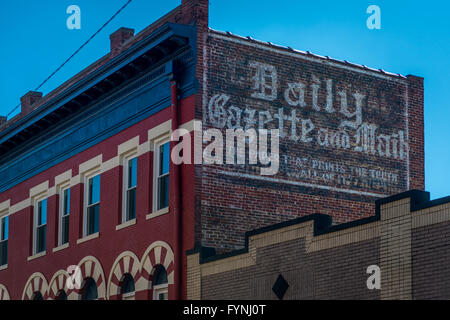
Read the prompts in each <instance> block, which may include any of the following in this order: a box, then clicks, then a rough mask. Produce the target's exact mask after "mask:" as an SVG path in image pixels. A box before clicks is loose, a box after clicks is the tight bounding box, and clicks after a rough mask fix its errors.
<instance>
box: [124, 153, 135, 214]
mask: <svg viewBox="0 0 450 320" xmlns="http://www.w3.org/2000/svg"><path fill="white" fill-rule="evenodd" d="M127 178H128V181H127V190H126V193H127V194H126V197H127V198H126V204H127V207H126V210H127V211H126V217H125V218H126V221H129V220H133V219H134V218H136V185H137V158H133V159H131V160H128V174H127Z"/></svg>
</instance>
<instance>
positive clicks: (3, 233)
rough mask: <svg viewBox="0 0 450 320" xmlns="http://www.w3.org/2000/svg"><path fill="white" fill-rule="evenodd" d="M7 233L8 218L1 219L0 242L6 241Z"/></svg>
mask: <svg viewBox="0 0 450 320" xmlns="http://www.w3.org/2000/svg"><path fill="white" fill-rule="evenodd" d="M8 233H9V216H8V217H4V218H2V227H1V230H0V236H1V237H0V240H8Z"/></svg>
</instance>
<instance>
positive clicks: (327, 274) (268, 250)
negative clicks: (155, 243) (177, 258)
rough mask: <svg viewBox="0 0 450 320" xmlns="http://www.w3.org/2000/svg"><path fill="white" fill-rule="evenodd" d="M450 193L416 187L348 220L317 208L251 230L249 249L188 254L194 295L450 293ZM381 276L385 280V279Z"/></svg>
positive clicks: (426, 296) (426, 295) (345, 296)
mask: <svg viewBox="0 0 450 320" xmlns="http://www.w3.org/2000/svg"><path fill="white" fill-rule="evenodd" d="M449 232H450V197H446V198H442V199H437V200H433V201H429V193H428V192H424V191H418V190H413V191H409V192H404V193H400V194H397V195H394V196H391V197H387V198H384V199H381V200H377V201H376V209H375V214H374V215H372V216H371V217H369V218H364V219H360V220H356V221H352V222H348V223H344V224H340V225H334V226H333V225H332V219H331V216H326V215H321V214H317V215H311V216H306V217H302V218H297V219H295V220H291V221H288V222H284V223H281V224H278V225H272V226H270V227H266V228H262V229H257V230H253V231H251V232H247V234H246V246H245V248H244V249H242V250H239V251H235V252H230V253H227V254H223V255H215V254H214V252H213V251H211V250H205V249H204V248H203V249H202V248H200V247H199V248H197V249H196V250H192V251H191V252H190V253H189V256H188V298H189V299H206V300H210V299H237V300H240V299H242V300H244V299H261V300H274V299H352V300H353V299H356V300H361V299H389V300H392V299H407V300H411V299H418V300H424V299H446V300H447V299H449V298H450V281H449V271H448V268H447V262H448V261H449V259H450V255H449V250H448V248H449V245H450V242H449V237H448V234H449ZM377 277H378V279H377Z"/></svg>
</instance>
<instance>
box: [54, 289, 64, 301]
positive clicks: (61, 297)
mask: <svg viewBox="0 0 450 320" xmlns="http://www.w3.org/2000/svg"><path fill="white" fill-rule="evenodd" d="M55 298H56V300H67V293H66V292H65V291H64V290H59V291H58V293H57V294H56V297H55Z"/></svg>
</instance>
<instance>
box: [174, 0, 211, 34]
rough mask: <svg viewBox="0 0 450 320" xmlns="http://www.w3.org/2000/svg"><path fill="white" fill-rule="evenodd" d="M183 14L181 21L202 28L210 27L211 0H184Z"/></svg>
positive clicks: (182, 3)
mask: <svg viewBox="0 0 450 320" xmlns="http://www.w3.org/2000/svg"><path fill="white" fill-rule="evenodd" d="M181 15H182V21H181V23H184V24H193V25H196V26H197V27H199V28H200V29H201V30H205V29H208V23H209V0H182V1H181Z"/></svg>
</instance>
